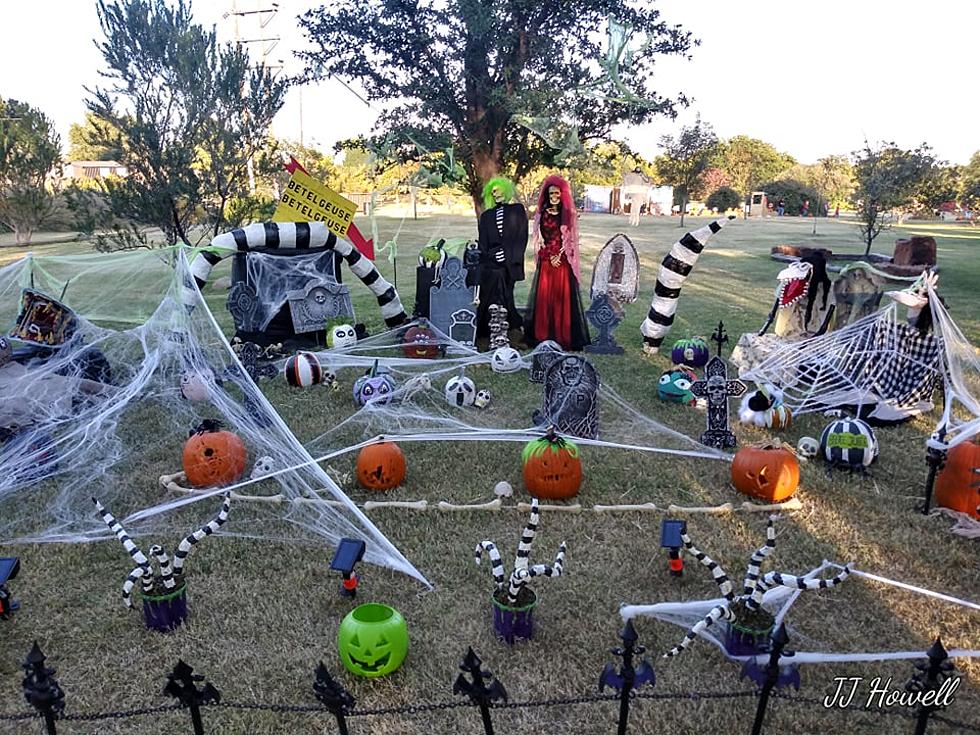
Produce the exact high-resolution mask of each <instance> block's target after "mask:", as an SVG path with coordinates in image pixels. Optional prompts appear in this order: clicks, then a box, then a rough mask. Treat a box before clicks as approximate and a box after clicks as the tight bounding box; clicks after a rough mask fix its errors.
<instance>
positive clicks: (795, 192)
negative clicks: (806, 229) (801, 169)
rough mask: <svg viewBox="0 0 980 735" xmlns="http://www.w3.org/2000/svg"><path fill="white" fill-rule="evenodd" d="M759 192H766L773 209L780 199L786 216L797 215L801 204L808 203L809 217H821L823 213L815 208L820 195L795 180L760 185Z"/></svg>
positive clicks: (782, 180)
mask: <svg viewBox="0 0 980 735" xmlns="http://www.w3.org/2000/svg"><path fill="white" fill-rule="evenodd" d="M761 191H764V192H766V196H767V197H769V201H770V202H772V205H773V207H775V206H776V202H778V201H779V200H780V199H782V200H783V202H784V203H785V204H786V214H799V213H800V207H802V206H803V202H806V201H809V202H810V207H809V209H810V216H811V217H812V216H817V215H820V216H823V211H822V210H821V209H820V207H818V206H817V204H818V202H819V200H820V193H819V192H818V191H817V190H816V189H814V188H813V187H812V186H808V185H807V184H805V183H803V182H802V181H797V180H796V179H779V180H778V181H770V182H768V183H764V184H762V187H761Z"/></svg>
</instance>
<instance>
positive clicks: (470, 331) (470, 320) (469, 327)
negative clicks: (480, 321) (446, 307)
mask: <svg viewBox="0 0 980 735" xmlns="http://www.w3.org/2000/svg"><path fill="white" fill-rule="evenodd" d="M449 338H450V339H451V340H453V341H454V342H459V343H460V344H463V345H473V344H475V342H476V312H475V311H473V309H459V310H458V311H454V312H453V313H452V314H451V315H450V317H449Z"/></svg>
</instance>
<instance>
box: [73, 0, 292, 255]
mask: <svg viewBox="0 0 980 735" xmlns="http://www.w3.org/2000/svg"><path fill="white" fill-rule="evenodd" d="M97 8H98V13H99V20H100V23H101V25H102V30H103V33H104V34H105V40H104V41H102V42H101V43H99V44H98V47H99V50H100V51H101V52H102V56H103V59H104V60H105V64H106V69H104V70H103V72H102V75H103V77H104V78H105V79H107V80H109V82H110V86H108V87H106V88H97V89H95V90H94V91H91V95H92V96H91V98H90V99H89V100H88V106H89V110H90V111H91V112H92V114H93V115H94V117H95V118H96V121H97V125H96V128H97V130H96V132H95V133H94V134H93V135H92V136H91V140H90V142H91V143H92V144H94V145H110V144H112V143H119V144H120V145H121V154H122V155H121V156H120V159H121V162H122V163H123V164H125V165H126V166H127V168H128V170H129V176H128V177H127V178H126V179H125V180H124V181H122V182H115V183H112V184H109V185H108V186H107V187H106V194H107V196H108V201H109V204H110V206H111V208H112V211H113V214H114V215H115V216H116V217H117V218H119V219H120V220H121V221H123V222H129V223H145V224H150V225H155V226H157V227H159V228H160V229H161V230H163V232H164V234H165V236H166V241H167V242H168V243H175V242H177V241H181V242H184V243H186V244H191V241H190V236H191V231H192V229H194V228H199V232H200V233H201V235H200V237H202V238H203V237H206V236H208V235H209V234H216V233H217V232H219V231H220V230H221V229H222V228H224V227H227V226H228V223H229V222H228V219H227V216H226V208H227V206H228V203H229V201H231V200H232V199H233V198H234V197H237V196H241V195H242V194H244V193H245V191H246V190H247V188H248V174H247V171H248V162H249V160H250V159H252V158H253V156H255V155H256V154H257V153H258V151H259V150H260V149H261V148H262V147H263V146H264V145H266V142H267V140H266V131H267V130H268V128H269V125H270V124H271V122H272V118H273V116H274V115H275V114H276V112H277V111H278V110H279V108H280V107H281V106H282V103H283V99H284V95H285V92H286V89H287V86H288V84H287V82H285V81H282V80H278V79H275V78H273V76H272V73H271V71H270V70H269V69H267V68H263V67H259V68H253V67H252V66H250V62H249V57H248V54H247V53H246V52H245V51H244V50H243V48H241V47H238V46H235V45H227V46H224V47H221V48H219V47H218V46H217V43H216V40H215V33H214V31H213V30H206V29H204V28H203V27H201V26H199V25H197V24H195V23H194V22H193V18H192V16H191V11H190V6H189V5H188V4H187V3H186V2H184V0H177V1H176V2H175V3H174V4H173V5H171V4H169V3H168V2H166V0H117V1H116V2H106V0H99V2H98V6H97ZM120 100H121V104H119V103H120ZM100 131H101V132H100ZM118 231H119V232H122V233H124V241H121V242H120V246H121V247H129V246H131V245H132V244H133V242H134V240H133V237H132V233H133V232H138V231H139V228H138V227H130V226H125V227H121V228H118ZM136 241H137V242H138V241H139V238H136Z"/></svg>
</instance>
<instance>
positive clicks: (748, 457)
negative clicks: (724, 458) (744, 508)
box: [732, 446, 800, 503]
mask: <svg viewBox="0 0 980 735" xmlns="http://www.w3.org/2000/svg"><path fill="white" fill-rule="evenodd" d="M799 484H800V464H799V462H798V461H797V459H796V457H795V456H794V454H793V453H792V452H791V451H789V450H788V449H783V448H782V447H772V446H764V447H743V448H742V449H739V450H738V451H737V452H736V453H735V458H734V459H733V460H732V485H734V486H735V489H736V490H738V491H739V492H740V493H742V494H743V495H748V496H749V497H752V498H760V499H762V500H766V501H768V502H770V503H781V502H783V501H784V500H788V499H789V498H791V497H793V495H794V494H795V493H796V489H797V487H799Z"/></svg>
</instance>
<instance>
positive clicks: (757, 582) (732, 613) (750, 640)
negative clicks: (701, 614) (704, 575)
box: [664, 516, 851, 658]
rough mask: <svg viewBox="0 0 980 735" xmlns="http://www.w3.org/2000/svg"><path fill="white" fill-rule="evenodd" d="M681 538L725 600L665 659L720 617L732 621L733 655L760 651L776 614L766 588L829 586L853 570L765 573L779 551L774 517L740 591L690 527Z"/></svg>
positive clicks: (728, 642) (730, 649) (728, 643)
mask: <svg viewBox="0 0 980 735" xmlns="http://www.w3.org/2000/svg"><path fill="white" fill-rule="evenodd" d="M681 539H682V540H683V541H684V548H685V549H686V550H687V551H688V553H690V554H691V555H692V556H694V558H695V559H697V560H698V561H699V562H700V563H701V564H702V565H704V566H705V567H707V568H708V569H709V570H710V571H711V577H712V579H714V581H715V583H716V584H717V585H718V589H719V590H720V591H721V594H722V597H724V600H723V601H722V602H721V604H719V605H717V606H715V607H713V608H711V610H710V611H709V612H708V614H707V615H706V616H705V618H704V619H703V620H702V621H700V622H699V623H697V624H696V625H695V626H694V627H692V628H691V629H690V630H689V631H688V633H687V635H686V636H684V640H682V641H681V642H680V643H679V644H678V645H676V646H674V647H673V648H671V649H670V650H669V651H668V652H667V653H665V654H664V658H671V657H673V656H677V655H678V654H680V653H683V652H684V651H685V650H686V649H687V648H688V647H689V646H690V645H691V643H692V642H693V641H694V639H695V638H697V637H698V635H699V634H700V633H701V631H703V630H705V629H706V628H708V627H709V626H711V625H714V624H716V623H717V622H718V621H720V620H724V621H726V622H727V623H728V635H727V637H726V645H725V647H726V649H727V650H728V652H729V654H732V655H744V654H755V653H758V652H759V647H760V645H761V644H763V643H765V641H766V639H767V638H768V636H769V633H770V631H771V630H772V627H773V622H774V621H773V616H772V615H771V614H770V613H769V612H768V611H766V609H765V608H764V607H763V606H762V602H763V595H764V594H765V592H766V590H768V589H771V588H773V587H777V586H780V587H789V588H791V589H798V590H816V589H825V588H827V587H835V586H836V585H838V584H840V583H841V582H843V581H844V580H845V579H847V577H848V576H849V575H850V573H851V568H850V566H845V567H844V569H843V570H842V571H841V572H840V573H839V574H837V575H835V576H834V577H832V578H830V579H813V578H810V577H809V576H806V577H796V576H793V575H791V574H782V573H780V572H766V573H765V574H762V571H761V568H762V563H763V561H764V560H765V558H766V557H767V556H769V555H770V554H771V553H772V552H773V551H775V550H776V531H775V529H774V528H773V517H772V516H770V518H769V522H768V523H767V524H766V543H765V545H764V546H761V547H760V548H759V549H758V550H756V552H755V553H754V554H752V558H751V559H750V560H749V566H748V570H747V571H746V575H745V581H744V582H743V584H742V591H741V593H739V594H736V591H735V589H736V588H735V586H734V583H733V582H732V580H731V579H729V577H728V574H727V573H726V572H725V570H724V569H723V568H722V567H721V565H719V564H718V562H716V561H714V560H713V559H712V558H711V557H709V556H708V555H707V554H705V553H704V552H703V551H701V550H700V549H698V548H696V547H695V546H694V543H693V542H692V541H691V538H690V536H688V534H687V532H686V530H685V532H684V533H683V534H682V535H681Z"/></svg>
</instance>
